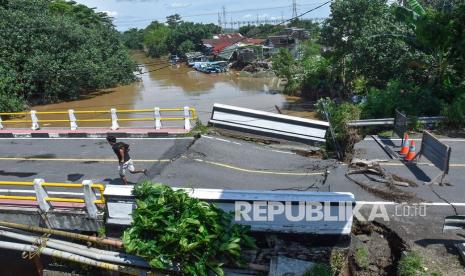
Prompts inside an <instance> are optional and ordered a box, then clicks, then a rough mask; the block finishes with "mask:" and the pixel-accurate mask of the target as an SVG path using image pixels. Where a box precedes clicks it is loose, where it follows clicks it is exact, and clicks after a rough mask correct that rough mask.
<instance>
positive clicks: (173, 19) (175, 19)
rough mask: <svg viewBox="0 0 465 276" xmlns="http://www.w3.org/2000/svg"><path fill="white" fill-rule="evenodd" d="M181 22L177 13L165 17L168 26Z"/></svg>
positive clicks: (172, 26) (174, 26)
mask: <svg viewBox="0 0 465 276" xmlns="http://www.w3.org/2000/svg"><path fill="white" fill-rule="evenodd" d="M181 22H182V21H181V16H180V15H179V14H177V13H176V14H173V15H170V16H167V17H166V24H168V26H169V27H170V28H173V29H174V28H176V27H177V26H178V25H179V23H181Z"/></svg>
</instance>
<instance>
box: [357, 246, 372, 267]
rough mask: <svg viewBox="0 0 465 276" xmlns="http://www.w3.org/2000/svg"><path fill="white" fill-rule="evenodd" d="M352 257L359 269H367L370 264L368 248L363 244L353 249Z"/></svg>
mask: <svg viewBox="0 0 465 276" xmlns="http://www.w3.org/2000/svg"><path fill="white" fill-rule="evenodd" d="M354 259H355V263H356V264H357V266H358V267H360V268H361V269H367V268H368V266H369V265H370V260H369V259H368V250H367V249H366V247H365V246H363V245H362V246H360V247H357V249H355V254H354Z"/></svg>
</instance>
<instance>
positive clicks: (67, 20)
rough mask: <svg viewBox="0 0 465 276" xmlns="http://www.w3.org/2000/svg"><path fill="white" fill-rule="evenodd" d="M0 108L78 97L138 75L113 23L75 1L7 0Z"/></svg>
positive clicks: (0, 50)
mask: <svg viewBox="0 0 465 276" xmlns="http://www.w3.org/2000/svg"><path fill="white" fill-rule="evenodd" d="M0 26H2V32H0V72H1V73H0V75H1V77H0V93H2V97H0V108H2V111H3V110H5V111H6V110H19V109H21V108H23V103H32V104H37V103H49V102H56V101H60V100H65V99H74V98H77V97H79V96H80V95H81V94H83V93H86V92H88V91H92V90H96V89H100V88H106V87H112V86H115V85H118V84H127V83H130V82H132V81H133V80H134V79H135V76H134V74H133V72H134V71H135V70H136V65H135V64H134V62H133V61H132V60H131V59H130V57H129V54H128V52H127V51H126V48H125V47H124V46H123V45H122V43H121V41H120V36H119V34H118V32H117V31H116V30H115V29H114V27H113V25H112V24H111V21H110V22H109V21H108V18H107V17H105V16H103V15H102V14H98V13H95V12H94V11H93V9H90V8H87V7H85V6H83V5H80V4H76V3H75V2H65V1H58V0H57V1H48V0H17V1H7V2H6V3H5V4H4V5H2V6H0Z"/></svg>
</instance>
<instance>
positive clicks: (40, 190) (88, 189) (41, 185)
mask: <svg viewBox="0 0 465 276" xmlns="http://www.w3.org/2000/svg"><path fill="white" fill-rule="evenodd" d="M0 185H1V186H28V187H32V188H33V189H30V190H16V189H15V190H12V189H11V190H6V191H5V190H4V191H3V192H4V193H6V194H7V195H5V194H3V195H0V200H1V199H4V200H13V201H19V202H21V201H37V204H38V205H39V208H40V209H41V210H42V211H44V212H48V211H49V210H50V209H52V208H53V205H52V204H51V203H53V202H55V203H56V202H66V203H84V204H85V207H86V210H87V213H88V215H89V217H91V218H96V217H97V214H98V209H97V204H105V198H104V196H103V192H104V189H105V187H104V186H103V185H102V184H94V183H93V182H92V180H84V181H83V182H82V183H52V182H45V181H44V180H43V179H34V181H32V182H19V181H0ZM46 187H55V188H64V189H79V188H81V189H82V193H73V195H75V194H76V195H82V196H81V197H79V198H76V197H54V196H50V194H51V192H47V190H46V189H45V188H46ZM95 190H98V191H99V193H98V194H97V193H96V192H95ZM17 193H21V194H24V193H30V194H33V195H32V196H24V195H11V194H17ZM60 193H61V194H67V192H59V191H57V192H54V194H60ZM68 194H69V193H68Z"/></svg>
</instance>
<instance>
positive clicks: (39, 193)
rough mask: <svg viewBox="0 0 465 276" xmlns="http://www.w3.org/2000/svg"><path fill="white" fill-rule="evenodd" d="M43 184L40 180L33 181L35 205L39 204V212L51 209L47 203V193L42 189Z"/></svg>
mask: <svg viewBox="0 0 465 276" xmlns="http://www.w3.org/2000/svg"><path fill="white" fill-rule="evenodd" d="M44 182H45V181H44V180H43V179H40V178H36V179H34V182H33V183H34V191H35V192H36V197H37V203H38V204H39V208H40V210H42V211H44V212H48V211H49V210H50V209H51V208H52V205H51V204H50V202H48V201H47V198H48V194H47V191H45V189H44V187H42V184H43V183H44Z"/></svg>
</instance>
